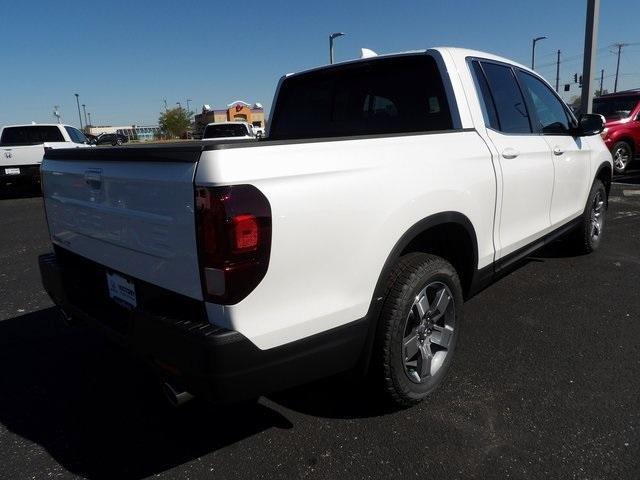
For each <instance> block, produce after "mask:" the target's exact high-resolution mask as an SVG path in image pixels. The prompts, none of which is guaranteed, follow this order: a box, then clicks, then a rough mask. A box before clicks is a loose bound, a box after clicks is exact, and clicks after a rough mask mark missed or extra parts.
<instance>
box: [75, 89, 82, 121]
mask: <svg viewBox="0 0 640 480" xmlns="http://www.w3.org/2000/svg"><path fill="white" fill-rule="evenodd" d="M74 95H75V96H76V105H78V120H80V130H82V115H80V100H78V98H79V97H80V95H78V94H77V93H74Z"/></svg>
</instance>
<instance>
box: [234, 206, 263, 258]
mask: <svg viewBox="0 0 640 480" xmlns="http://www.w3.org/2000/svg"><path fill="white" fill-rule="evenodd" d="M233 232H234V245H233V247H234V248H233V251H234V252H235V253H240V252H248V251H251V250H255V249H256V248H258V238H259V237H258V235H259V227H258V222H257V220H256V217H255V216H253V215H238V216H236V217H233Z"/></svg>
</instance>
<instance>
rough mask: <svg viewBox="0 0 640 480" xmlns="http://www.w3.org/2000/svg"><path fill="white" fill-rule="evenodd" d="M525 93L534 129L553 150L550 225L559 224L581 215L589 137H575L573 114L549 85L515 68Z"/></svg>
mask: <svg viewBox="0 0 640 480" xmlns="http://www.w3.org/2000/svg"><path fill="white" fill-rule="evenodd" d="M518 78H519V80H520V84H521V85H522V88H523V90H524V92H525V97H527V100H528V104H529V106H530V110H531V111H532V116H531V118H532V120H533V128H534V131H535V132H537V133H538V134H540V135H542V136H543V138H544V139H545V141H546V142H547V144H548V145H549V148H550V149H551V152H552V158H553V166H554V172H555V175H554V188H553V198H552V200H551V213H550V217H551V225H552V226H559V225H562V224H563V223H566V222H567V221H569V220H570V219H571V218H574V217H576V216H578V215H580V214H581V213H582V212H583V210H584V207H585V201H586V196H587V190H588V189H589V187H590V186H591V185H590V178H589V176H590V168H591V163H590V155H591V150H590V148H589V141H588V140H586V139H585V138H584V137H582V138H581V137H574V136H573V135H572V129H573V128H574V127H575V126H576V125H575V120H574V118H573V117H572V116H571V115H570V114H569V112H568V111H567V108H566V107H565V105H564V104H563V103H562V101H561V100H560V99H559V98H558V96H557V95H556V94H555V92H554V91H553V90H551V88H549V86H548V85H546V84H545V83H544V82H543V81H542V80H540V79H539V78H536V77H535V76H534V75H531V74H530V73H528V72H525V71H523V70H518Z"/></svg>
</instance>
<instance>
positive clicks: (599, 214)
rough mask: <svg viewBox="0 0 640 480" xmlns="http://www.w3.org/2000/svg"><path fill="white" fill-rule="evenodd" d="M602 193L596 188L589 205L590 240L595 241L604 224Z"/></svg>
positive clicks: (600, 233)
mask: <svg viewBox="0 0 640 480" xmlns="http://www.w3.org/2000/svg"><path fill="white" fill-rule="evenodd" d="M604 208H605V206H604V195H603V193H602V190H598V191H597V192H596V195H595V196H594V198H593V204H592V206H591V229H590V232H589V233H590V235H591V240H593V241H597V240H598V239H599V238H600V235H602V227H603V224H604Z"/></svg>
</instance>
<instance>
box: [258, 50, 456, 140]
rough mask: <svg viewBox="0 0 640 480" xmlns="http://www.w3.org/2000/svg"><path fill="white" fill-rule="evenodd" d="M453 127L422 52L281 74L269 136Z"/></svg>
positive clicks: (434, 70) (432, 66)
mask: <svg viewBox="0 0 640 480" xmlns="http://www.w3.org/2000/svg"><path fill="white" fill-rule="evenodd" d="M451 129H453V121H452V115H451V112H450V109H449V103H448V100H447V96H446V93H445V88H444V85H443V81H442V77H441V75H440V71H439V69H438V66H437V64H436V61H435V59H434V58H433V57H431V56H429V55H427V54H419V55H405V56H397V57H389V58H377V59H372V60H368V61H360V62H354V63H351V64H346V65H340V66H336V67H328V68H323V69H320V70H315V71H311V72H306V73H301V74H297V75H293V76H291V77H288V78H285V79H284V80H283V82H282V84H281V86H280V91H279V93H278V98H277V101H276V105H275V108H274V116H273V119H272V124H271V129H270V138H271V139H272V140H286V139H304V138H326V137H349V136H357V135H373V134H394V133H410V132H430V131H443V130H451Z"/></svg>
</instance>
